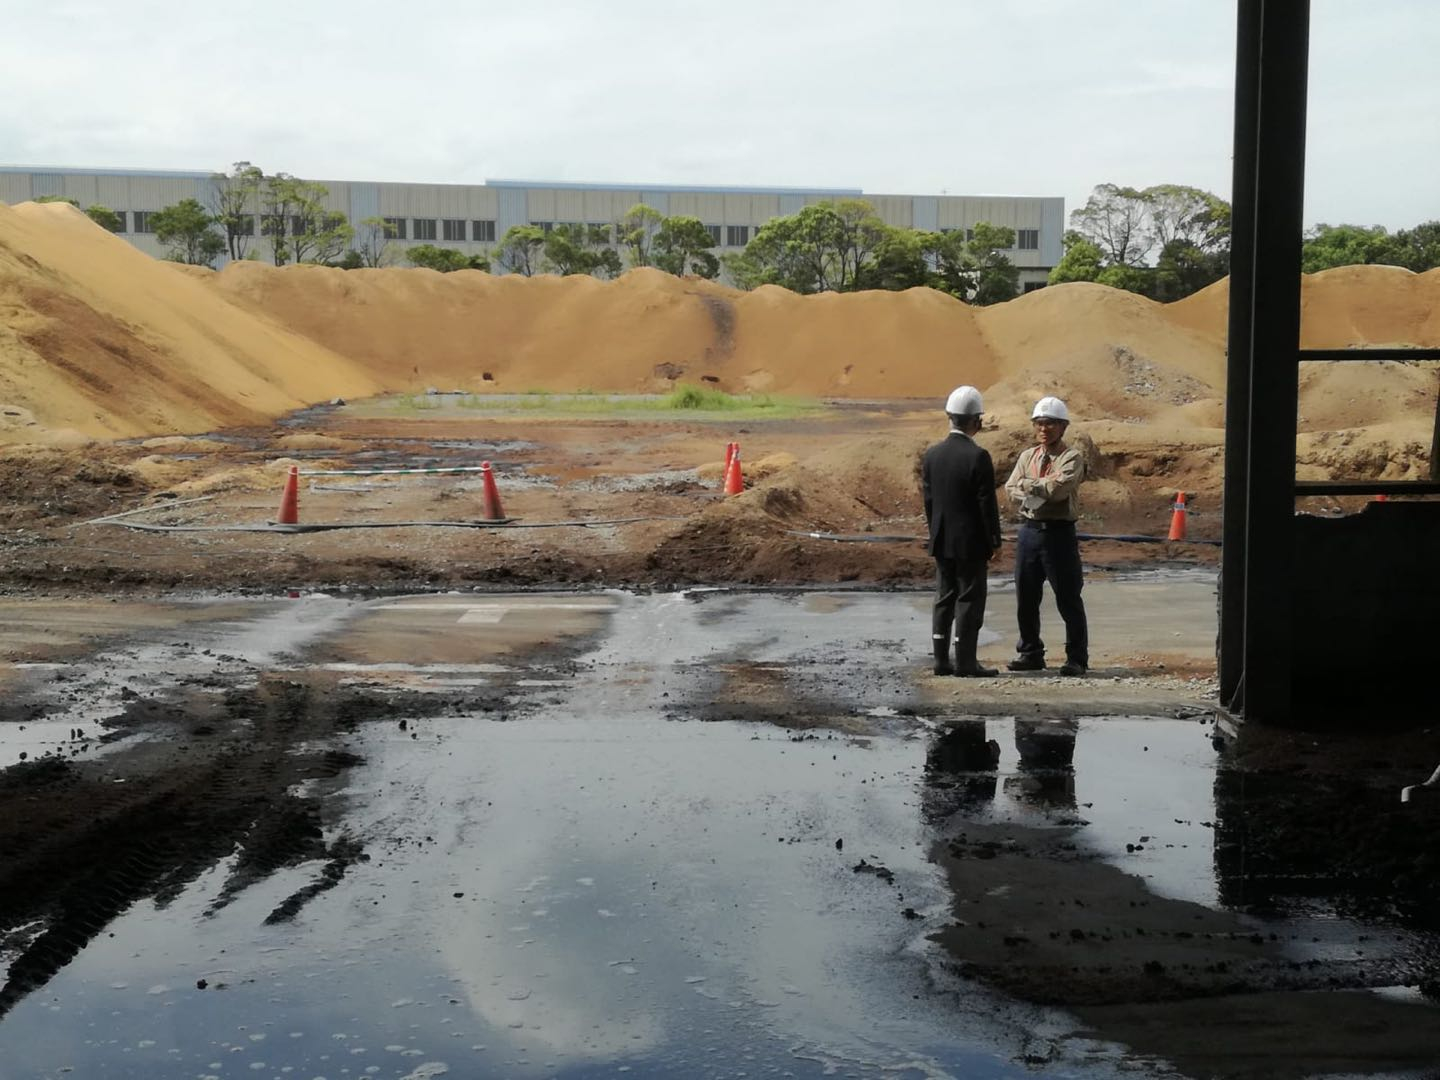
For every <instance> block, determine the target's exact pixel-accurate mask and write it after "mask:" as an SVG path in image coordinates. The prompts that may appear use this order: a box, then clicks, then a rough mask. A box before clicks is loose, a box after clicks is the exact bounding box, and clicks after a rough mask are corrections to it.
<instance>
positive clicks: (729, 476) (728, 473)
mask: <svg viewBox="0 0 1440 1080" xmlns="http://www.w3.org/2000/svg"><path fill="white" fill-rule="evenodd" d="M744 490H745V474H744V473H743V472H741V471H740V444H739V443H736V444H735V453H734V454H732V455H731V456H730V467H729V468H728V469H726V470H725V494H726V495H739V494H740V493H741V492H742V491H744Z"/></svg>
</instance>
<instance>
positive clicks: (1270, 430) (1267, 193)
mask: <svg viewBox="0 0 1440 1080" xmlns="http://www.w3.org/2000/svg"><path fill="white" fill-rule="evenodd" d="M1309 52H1310V0H1261V4H1260V85H1259V100H1258V110H1259V111H1258V122H1257V124H1256V130H1255V146H1256V150H1255V201H1254V217H1253V219H1251V220H1249V221H1247V222H1245V223H1244V225H1243V227H1245V228H1248V229H1250V230H1251V231H1252V233H1253V236H1254V244H1255V248H1254V259H1253V262H1252V265H1251V273H1252V275H1253V277H1252V281H1253V286H1252V289H1253V291H1252V293H1251V333H1250V350H1249V352H1250V357H1249V367H1250V417H1249V428H1250V439H1249V444H1250V445H1249V454H1248V458H1247V462H1246V464H1247V472H1248V476H1249V482H1248V485H1247V491H1246V507H1245V510H1246V537H1245V645H1244V657H1245V662H1244V663H1245V666H1244V682H1245V703H1244V712H1245V717H1246V719H1247V720H1257V721H1260V722H1262V723H1284V722H1286V721H1287V720H1289V718H1290V703H1291V692H1292V683H1291V680H1292V672H1293V666H1294V664H1293V658H1294V638H1295V626H1294V622H1293V614H1292V609H1293V600H1294V596H1293V590H1294V585H1295V583H1294V582H1293V580H1292V579H1291V576H1290V573H1289V569H1290V566H1291V564H1292V562H1293V560H1294V545H1295V439H1296V435H1295V429H1296V419H1297V416H1298V414H1299V402H1300V363H1299V360H1300V247H1301V234H1302V230H1303V227H1304V223H1303V212H1304V195H1305V109H1306V93H1307V80H1308V66H1309Z"/></svg>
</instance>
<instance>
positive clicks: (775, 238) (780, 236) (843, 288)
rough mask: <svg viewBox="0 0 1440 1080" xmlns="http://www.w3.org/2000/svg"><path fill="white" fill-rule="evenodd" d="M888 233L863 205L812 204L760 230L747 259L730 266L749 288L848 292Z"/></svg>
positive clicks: (855, 202)
mask: <svg viewBox="0 0 1440 1080" xmlns="http://www.w3.org/2000/svg"><path fill="white" fill-rule="evenodd" d="M885 230H886V227H885V225H884V224H883V223H882V222H880V220H879V218H877V217H875V214H874V210H873V208H871V207H870V204H869V203H866V202H863V201H862V200H858V199H853V200H846V201H845V202H844V203H841V204H836V203H830V202H821V203H814V204H812V205H810V206H806V207H804V208H802V209H801V210H800V211H799V212H797V213H794V214H789V215H787V216H785V217H778V218H772V219H771V220H769V221H767V222H766V223H765V224H764V225H762V226H760V229H759V231H758V232H757V233H756V234H755V238H754V239H753V240H751V241H750V243H749V244H747V245H746V246H745V252H744V257H743V258H740V259H734V260H731V262H730V263H729V265H730V267H731V271H732V273H733V274H737V275H739V276H737V278H736V280H737V281H743V282H744V283H745V285H746V286H747V287H750V288H753V287H755V286H756V285H765V284H771V285H781V286H783V287H785V288H787V289H789V290H790V291H791V292H797V293H815V292H847V291H850V290H852V289H855V288H856V287H858V283H859V281H860V280H862V278H863V277H864V270H865V268H866V267H867V266H868V264H869V261H870V257H871V255H872V253H873V252H874V250H875V248H876V247H877V246H878V245H879V244H880V242H881V241H882V240H883V239H884V237H885V235H886V231H885Z"/></svg>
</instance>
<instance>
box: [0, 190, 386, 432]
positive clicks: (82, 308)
mask: <svg viewBox="0 0 1440 1080" xmlns="http://www.w3.org/2000/svg"><path fill="white" fill-rule="evenodd" d="M208 276H210V277H213V276H214V275H213V274H212V275H208ZM379 389H380V383H379V382H377V381H376V380H374V379H373V378H371V377H369V376H367V375H366V374H365V373H364V372H363V371H361V370H360V369H359V368H358V367H357V366H356V365H355V364H353V363H352V362H350V361H349V360H347V359H345V358H344V357H341V356H338V355H336V354H335V353H333V352H331V351H330V350H329V349H326V348H324V347H323V346H321V345H318V344H316V343H315V342H313V341H310V340H307V339H304V338H301V337H299V336H298V335H296V334H294V333H292V332H291V331H289V330H287V329H285V328H283V327H282V326H280V325H278V324H276V323H275V322H274V321H273V320H271V319H269V318H265V317H259V316H257V315H256V314H255V313H254V312H250V311H245V310H242V309H240V308H237V307H236V306H235V305H234V304H231V303H228V302H227V301H225V300H224V298H223V297H218V296H217V295H216V294H215V291H214V290H213V289H212V288H210V287H208V286H207V283H206V281H205V279H204V278H203V277H199V276H196V275H192V274H187V273H177V272H176V270H175V268H174V267H173V266H170V265H168V264H166V263H163V262H157V261H156V260H154V259H152V258H150V257H149V256H148V255H145V254H143V253H142V252H140V251H138V250H136V249H135V248H133V247H131V246H130V245H129V244H127V243H126V242H125V241H124V240H122V239H120V238H119V237H117V236H112V235H111V234H110V233H108V232H106V231H105V230H104V229H101V228H100V227H99V226H97V225H96V224H95V223H94V222H92V221H91V220H90V219H89V218H87V217H86V216H85V215H84V214H82V213H80V212H79V211H77V210H76V209H75V208H74V207H72V206H70V205H68V204H66V203H47V204H43V205H42V204H35V203H24V204H21V205H20V206H17V207H7V206H3V205H0V439H5V440H7V441H27V442H64V441H66V439H67V435H68V436H69V437H71V438H73V437H74V435H75V434H78V435H80V436H98V437H122V436H131V435H149V434H159V433H195V432H204V431H209V430H212V429H216V428H222V427H234V426H239V425H245V424H255V423H266V422H269V421H270V420H271V419H273V418H274V417H275V416H277V415H280V414H283V413H285V412H288V411H290V410H293V409H296V408H299V407H301V406H304V405H306V404H309V403H311V402H314V401H317V400H320V399H322V398H325V397H329V396H332V395H334V394H351V395H356V394H368V393H375V392H377V391H378V390H379Z"/></svg>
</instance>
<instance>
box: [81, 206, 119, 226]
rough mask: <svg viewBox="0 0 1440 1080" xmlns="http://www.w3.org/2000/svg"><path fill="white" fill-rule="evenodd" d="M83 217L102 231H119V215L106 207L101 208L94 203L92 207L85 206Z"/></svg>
mask: <svg viewBox="0 0 1440 1080" xmlns="http://www.w3.org/2000/svg"><path fill="white" fill-rule="evenodd" d="M85 216H86V217H88V218H89V219H90V220H91V221H93V222H95V224H96V225H99V226H100V227H101V228H102V229H108V230H109V231H110V232H119V231H120V225H121V222H120V215H119V214H117V213H116V212H115V211H114V210H111V209H110V208H109V207H108V206H101V205H100V204H99V203H96V204H95V205H94V206H87V207H86V208H85Z"/></svg>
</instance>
